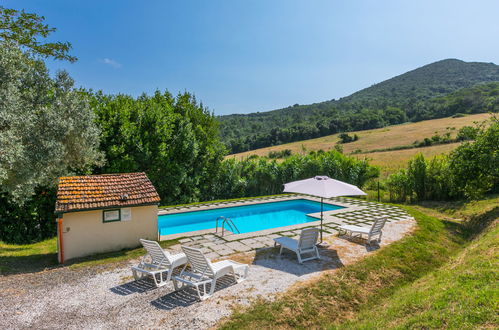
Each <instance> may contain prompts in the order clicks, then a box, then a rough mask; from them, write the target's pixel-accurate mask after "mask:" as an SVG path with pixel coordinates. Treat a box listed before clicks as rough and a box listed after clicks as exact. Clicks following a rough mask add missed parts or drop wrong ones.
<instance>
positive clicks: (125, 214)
mask: <svg viewBox="0 0 499 330" xmlns="http://www.w3.org/2000/svg"><path fill="white" fill-rule="evenodd" d="M130 220H132V209H131V208H130V207H127V208H125V209H121V221H130Z"/></svg>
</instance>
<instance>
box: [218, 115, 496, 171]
mask: <svg viewBox="0 0 499 330" xmlns="http://www.w3.org/2000/svg"><path fill="white" fill-rule="evenodd" d="M489 117H490V115H489V114H475V115H469V116H464V117H460V118H440V119H433V120H425V121H420V122H417V123H405V124H399V125H393V126H388V127H384V128H377V129H372V130H365V131H355V132H352V133H349V134H350V135H354V134H356V135H357V136H358V137H359V139H358V140H357V141H354V142H351V143H346V144H342V145H341V146H342V148H343V152H344V153H345V154H352V153H355V156H356V157H358V158H369V159H370V163H371V164H373V165H378V166H381V168H382V175H383V176H385V175H387V174H390V173H393V172H394V171H396V170H398V169H400V168H402V167H405V166H406V164H407V161H408V160H409V159H411V158H412V157H413V156H414V155H415V154H417V153H420V152H421V153H423V154H424V155H425V157H426V156H428V157H432V156H435V155H438V154H443V153H448V152H450V151H452V150H453V149H454V148H456V147H457V146H458V145H459V143H449V144H439V145H434V146H429V147H420V148H411V149H401V150H394V149H397V147H404V146H409V145H412V144H413V143H414V142H415V141H422V140H424V138H430V137H432V136H434V135H440V136H443V135H445V134H446V133H447V132H449V133H450V137H451V138H454V137H456V134H457V131H458V130H459V129H460V128H462V127H464V126H473V125H474V123H475V122H482V121H484V120H487V119H488V118H489ZM339 135H340V134H333V135H328V136H324V137H320V138H316V139H310V140H305V141H298V142H292V143H287V144H282V145H278V146H272V147H266V148H260V149H256V150H251V151H246V152H242V153H238V154H233V155H229V156H227V158H237V159H244V158H247V157H250V156H252V155H258V156H268V155H269V153H271V152H279V151H282V150H286V149H288V150H291V152H292V153H300V152H304V151H305V152H310V151H318V150H330V149H333V148H334V147H335V145H337V144H338V142H339V141H340V138H339ZM380 149H392V150H387V151H377V152H376V150H380Z"/></svg>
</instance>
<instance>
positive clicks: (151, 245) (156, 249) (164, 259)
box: [132, 239, 187, 287]
mask: <svg viewBox="0 0 499 330" xmlns="http://www.w3.org/2000/svg"><path fill="white" fill-rule="evenodd" d="M139 241H140V243H141V244H142V245H143V246H144V248H145V249H146V251H147V254H146V255H145V256H144V257H143V258H142V260H141V261H140V263H139V265H138V266H134V267H132V273H133V277H134V278H135V280H139V279H141V278H143V277H144V276H151V277H152V278H153V280H154V284H156V287H161V286H163V285H165V284H166V283H168V281H169V280H170V279H171V276H172V273H173V270H174V269H175V268H177V267H179V266H182V265H185V264H186V263H187V257H186V256H185V254H184V253H179V254H173V255H172V254H170V253H169V252H168V251H165V250H163V249H162V248H161V246H160V245H159V244H158V242H156V241H148V240H146V239H140V240H139ZM165 273H166V276H165Z"/></svg>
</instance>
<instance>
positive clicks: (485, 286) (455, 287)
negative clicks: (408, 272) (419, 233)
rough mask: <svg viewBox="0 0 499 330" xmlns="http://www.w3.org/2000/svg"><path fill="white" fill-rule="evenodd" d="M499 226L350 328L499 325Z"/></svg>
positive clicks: (489, 326)
mask: <svg viewBox="0 0 499 330" xmlns="http://www.w3.org/2000/svg"><path fill="white" fill-rule="evenodd" d="M498 237H499V226H497V225H495V226H494V227H493V228H492V229H491V230H489V231H488V232H487V233H485V235H483V237H480V238H479V239H476V240H475V241H473V243H472V244H471V245H470V246H469V247H467V248H466V249H464V250H463V251H462V252H461V253H460V254H459V255H458V256H456V257H455V258H453V259H452V260H451V261H450V262H449V263H447V264H446V265H445V266H444V267H442V268H440V269H438V270H436V271H434V272H432V273H430V274H428V275H427V276H424V277H423V278H421V279H420V280H418V281H416V282H414V283H412V284H411V285H408V286H405V287H402V288H401V289H400V290H398V291H397V292H395V293H394V294H393V296H391V297H389V298H388V299H386V300H384V301H381V302H380V303H379V304H378V306H377V307H376V308H374V309H372V308H370V309H369V310H367V309H364V310H363V311H362V312H361V313H360V314H359V315H358V316H357V317H356V318H355V319H353V320H350V321H349V322H347V323H346V324H343V325H342V326H341V327H347V328H350V327H351V328H356V329H358V328H377V329H386V328H401V329H407V328H418V329H428V328H455V329H457V328H459V329H475V328H477V327H486V328H493V327H497V326H498V325H499V318H498V313H497V312H498V311H499V284H498V283H499V273H498V271H497V270H498V269H499V241H498Z"/></svg>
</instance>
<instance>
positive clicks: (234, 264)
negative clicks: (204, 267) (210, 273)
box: [211, 260, 248, 272]
mask: <svg viewBox="0 0 499 330" xmlns="http://www.w3.org/2000/svg"><path fill="white" fill-rule="evenodd" d="M211 266H212V267H213V270H214V271H215V272H217V271H218V270H219V269H222V268H225V267H227V266H232V267H233V268H234V270H237V269H240V268H244V267H248V265H247V264H242V263H239V262H235V261H232V260H222V261H218V262H213V263H212V264H211Z"/></svg>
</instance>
